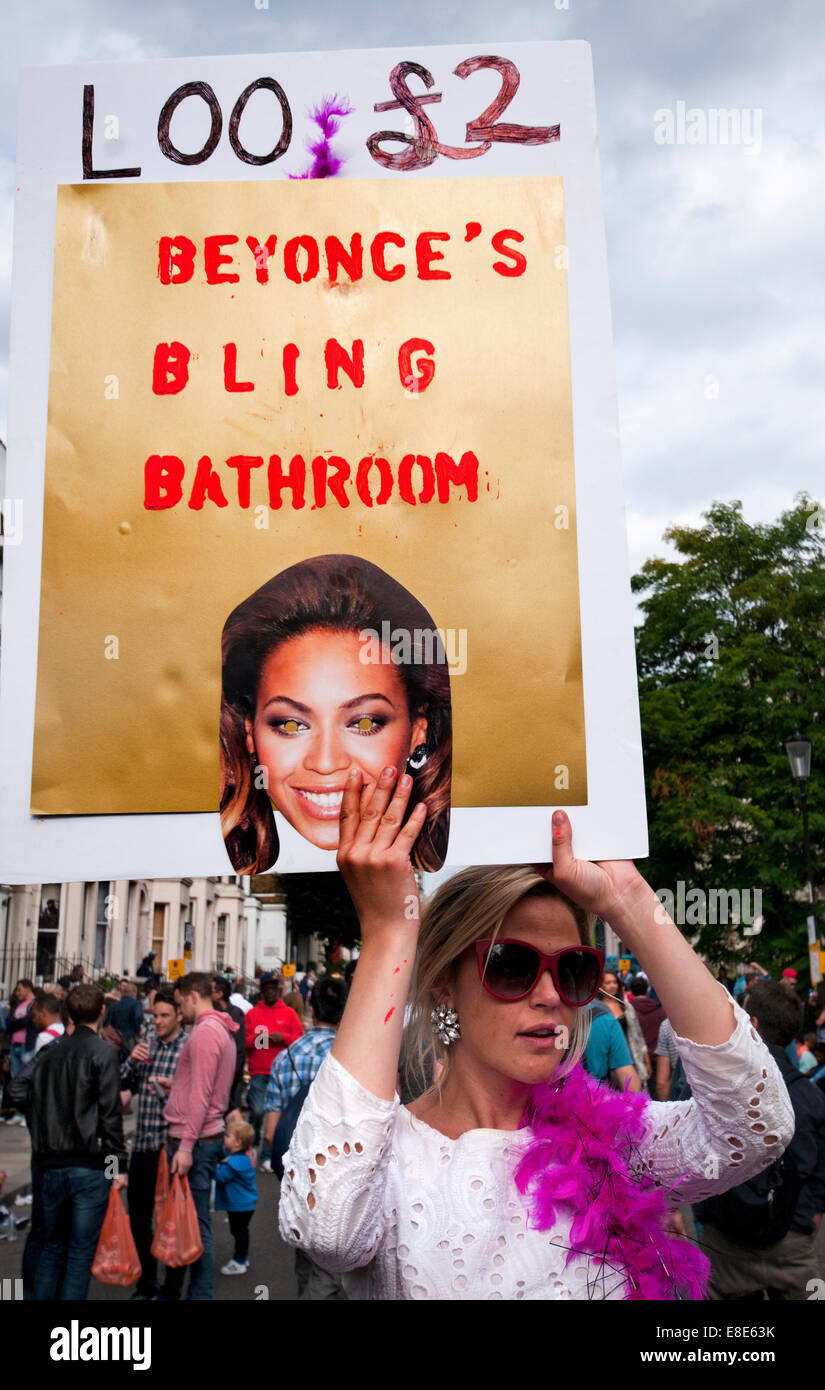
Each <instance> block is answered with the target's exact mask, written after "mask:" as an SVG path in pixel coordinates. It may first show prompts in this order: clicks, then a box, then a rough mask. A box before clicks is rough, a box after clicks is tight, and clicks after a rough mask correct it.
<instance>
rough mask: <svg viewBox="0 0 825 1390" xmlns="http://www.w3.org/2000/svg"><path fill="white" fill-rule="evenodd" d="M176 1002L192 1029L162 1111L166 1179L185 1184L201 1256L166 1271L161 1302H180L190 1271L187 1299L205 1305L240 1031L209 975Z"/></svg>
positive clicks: (190, 983) (187, 986) (180, 989)
mask: <svg viewBox="0 0 825 1390" xmlns="http://www.w3.org/2000/svg"><path fill="white" fill-rule="evenodd" d="M175 1002H176V1003H177V1004H179V1006H180V1010H181V1014H182V1015H183V1022H184V1023H185V1024H191V1025H192V1031H191V1033H190V1035H189V1038H188V1039H187V1041H186V1043H185V1044H184V1047H183V1050H182V1052H181V1054H180V1059H179V1061H178V1065H177V1068H176V1071H175V1076H174V1080H173V1081H172V1083H171V1091H170V1094H169V1099H168V1101H167V1102H166V1106H165V1108H164V1111H163V1117H164V1119H165V1120H166V1121H167V1123H168V1125H169V1137H168V1139H167V1143H166V1151H167V1154H168V1156H169V1171H170V1173H172V1174H175V1173H179V1174H180V1175H181V1176H187V1177H188V1178H189V1186H190V1188H191V1190H192V1197H193V1199H194V1202H195V1209H196V1211H197V1213H198V1225H199V1226H200V1233H201V1240H202V1241H203V1254H202V1255H201V1256H200V1258H199V1259H197V1260H195V1262H194V1264H192V1265H188V1266H183V1267H182V1268H181V1269H169V1270H167V1272H166V1283H165V1284H164V1287H163V1293H162V1295H161V1297H162V1298H163V1299H169V1300H177V1299H179V1298H180V1295H181V1290H182V1287H183V1280H184V1276H185V1274H186V1270H187V1268H188V1269H189V1270H190V1271H191V1275H190V1279H189V1293H188V1297H189V1298H190V1299H192V1300H195V1299H198V1300H205V1299H210V1298H212V1297H213V1294H214V1278H215V1271H214V1267H213V1253H212V1220H211V1216H210V1212H209V1198H210V1194H211V1190H212V1179H213V1177H214V1175H215V1169H216V1168H217V1166H218V1163H219V1161H220V1156H221V1141H222V1139H223V1133H224V1118H225V1116H226V1112H227V1110H228V1109H229V1096H230V1092H231V1089H232V1078H233V1076H234V1074H235V1056H236V1051H235V1041H234V1034H235V1032H236V1031H237V1028H238V1025H237V1023H236V1022H235V1020H234V1019H233V1018H230V1016H229V1014H225V1013H221V1012H219V1010H217V1009H216V1008H215V1007H214V1005H213V1003H212V976H211V975H206V974H201V973H196V974H192V975H185V976H184V977H183V979H182V980H180V981H179V982H178V983H177V984H176V985H175ZM160 1084H161V1085H163V1082H162V1081H161V1082H160ZM168 1084H169V1083H168V1082H167V1085H168Z"/></svg>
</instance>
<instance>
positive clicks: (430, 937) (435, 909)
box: [405, 864, 595, 1093]
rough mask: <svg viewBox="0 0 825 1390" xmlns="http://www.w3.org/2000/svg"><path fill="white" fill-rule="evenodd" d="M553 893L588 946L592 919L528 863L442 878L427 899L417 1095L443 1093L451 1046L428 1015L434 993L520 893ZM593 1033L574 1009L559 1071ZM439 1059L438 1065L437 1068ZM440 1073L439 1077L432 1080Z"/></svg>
mask: <svg viewBox="0 0 825 1390" xmlns="http://www.w3.org/2000/svg"><path fill="white" fill-rule="evenodd" d="M526 897H547V898H555V899H556V900H558V901H559V902H562V903H564V905H565V906H566V907H567V908H569V910H570V912H571V914H572V916H573V918H574V920H575V923H576V927H577V929H578V933H579V940H580V941H581V943H582V945H584V946H589V945H591V944H592V943H591V936H592V931H593V923H594V920H595V919H594V917H593V914H592V913H589V912H585V911H584V909H583V908H581V907H578V906H577V904H576V903H574V902H571V900H570V899H569V898H568V897H567V896H566V895H565V894H564V893H562V892H561V891H560V890H559V889H558V888H557V887H556V886H555V884H554V883H552V882H551V881H549V880H548V879H546V878H543V877H542V875H541V874H540V873H538V872H537V871H536V870H535V869H532V868H530V867H529V866H528V865H504V866H502V865H498V864H490V865H484V866H483V867H480V868H472V869H462V870H461V872H460V873H457V874H455V875H454V876H453V877H452V878H450V879H448V880H447V882H446V883H443V884H442V885H441V887H440V888H438V889H437V891H436V892H435V893H434V894H433V896H432V897H431V898H430V899H429V901H428V902H427V903H426V905H425V908H424V912H423V914H422V919H421V930H420V932H419V937H418V951H417V954H416V960H415V971H414V973H413V980H412V986H411V991H410V1009H411V1012H410V1018H409V1022H408V1025H407V1036H406V1042H405V1065H406V1071H407V1076H408V1078H409V1085H410V1088H411V1090H413V1092H414V1093H420V1092H421V1091H422V1090H424V1089H427V1090H434V1089H435V1090H437V1091H438V1092H439V1093H440V1091H441V1087H442V1085H443V1084H444V1081H445V1079H446V1076H447V1072H448V1070H449V1065H450V1055H451V1054H450V1049H449V1048H447V1047H445V1046H444V1044H443V1043H442V1042H441V1041H440V1040H439V1039H438V1038H437V1037H436V1035H435V1033H434V1031H433V1026H432V1022H431V1020H430V1015H431V1013H432V1010H433V1007H434V1006H435V1004H436V1002H437V1000H436V990H438V989H439V988H440V987H443V985H444V984H445V982H447V981H449V980H450V979H451V977H452V975H453V973H454V970H455V965H456V962H457V960H458V958H459V956H461V955H463V953H464V951H465V950H466V949H467V947H468V946H471V945H472V944H473V942H474V941H479V940H482V939H485V938H487V937H490V938H491V939H492V940H493V941H495V939H496V937H497V936H498V934H499V932H500V930H501V926H502V923H503V922H504V918H505V917H506V916H507V913H508V912H510V911H511V909H512V908H514V907H515V906H516V904H517V903H519V902H521V900H522V898H526ZM589 1032H590V1015H589V1014H588V1013H587V1011H586V1010H584V1009H576V1012H575V1017H574V1021H573V1027H572V1029H571V1032H570V1042H569V1047H568V1049H567V1052H566V1054H565V1056H564V1059H563V1061H562V1063H561V1068H560V1070H559V1072H558V1073H557V1074H559V1075H560V1074H563V1072H566V1071H569V1070H570V1068H571V1067H572V1066H574V1064H575V1063H576V1062H577V1061H578V1060H579V1058H580V1057H581V1056H582V1054H583V1052H584V1049H585V1046H586V1045H587V1038H588V1035H589ZM437 1064H440V1067H439V1066H438V1065H437ZM434 1077H435V1078H436V1080H435V1081H433V1078H434Z"/></svg>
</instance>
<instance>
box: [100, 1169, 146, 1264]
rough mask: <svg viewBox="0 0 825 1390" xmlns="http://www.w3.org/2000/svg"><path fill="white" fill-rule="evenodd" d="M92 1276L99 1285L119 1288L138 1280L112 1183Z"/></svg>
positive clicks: (135, 1259) (127, 1227) (126, 1225)
mask: <svg viewBox="0 0 825 1390" xmlns="http://www.w3.org/2000/svg"><path fill="white" fill-rule="evenodd" d="M92 1277H93V1278H94V1279H97V1280H99V1282H100V1283H101V1284H119V1285H121V1286H122V1287H123V1288H126V1287H127V1286H128V1285H129V1284H134V1282H135V1280H136V1279H139V1278H140V1260H139V1259H138V1252H137V1250H136V1248H135V1242H134V1239H133V1237H132V1228H131V1226H130V1225H129V1218H128V1216H127V1215H126V1209H125V1208H124V1205H123V1199H122V1198H121V1195H120V1193H119V1191H118V1190H117V1188H116V1187H115V1186H114V1184H113V1185H112V1187H111V1188H110V1190H109V1205H108V1207H107V1208H106V1215H105V1217H104V1218H103V1226H102V1229H101V1232H100V1240H99V1241H98V1242H97V1249H96V1251H95V1258H94V1262H93V1264H92Z"/></svg>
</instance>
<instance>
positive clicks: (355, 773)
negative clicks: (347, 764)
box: [347, 767, 358, 782]
mask: <svg viewBox="0 0 825 1390" xmlns="http://www.w3.org/2000/svg"><path fill="white" fill-rule="evenodd" d="M357 776H358V768H357V767H351V768H350V770H349V772H348V773H347V781H348V782H354V781H355V779H356V777H357Z"/></svg>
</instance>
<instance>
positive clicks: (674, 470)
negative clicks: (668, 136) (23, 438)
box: [0, 0, 825, 568]
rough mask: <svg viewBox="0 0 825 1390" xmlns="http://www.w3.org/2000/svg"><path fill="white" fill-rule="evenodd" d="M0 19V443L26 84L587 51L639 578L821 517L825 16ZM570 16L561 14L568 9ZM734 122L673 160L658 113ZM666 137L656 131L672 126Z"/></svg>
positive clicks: (747, 8) (722, 5)
mask: <svg viewBox="0 0 825 1390" xmlns="http://www.w3.org/2000/svg"><path fill="white" fill-rule="evenodd" d="M258 3H259V5H260V6H261V7H260V8H257V7H256V5H255V3H254V0H197V3H196V0H72V3H71V4H68V3H65V0H38V2H37V3H34V2H33V0H5V3H4V6H3V9H4V18H3V27H4V29H5V34H4V42H3V43H2V44H0V71H2V79H3V80H2V82H0V109H2V145H0V433H2V436H3V437H4V438H5V418H6V410H7V395H8V324H9V295H10V280H11V229H12V202H13V189H14V159H15V126H16V107H17V78H18V70H19V68H20V67H21V66H23V65H29V64H51V63H74V62H78V61H81V60H95V59H102V60H105V59H119V58H155V57H186V56H190V55H191V56H194V55H197V54H225V53H253V52H260V53H266V52H284V51H288V50H300V49H315V50H318V49H324V48H329V49H336V48H359V47H370V48H377V47H383V46H388V47H392V46H395V45H398V46H399V50H400V49H401V48H402V47H403V48H409V47H410V46H411V45H418V46H423V45H424V44H436V43H465V42H466V43H467V44H469V45H472V46H473V47H478V45H479V44H482V45H489V44H490V43H491V41H494V40H511V41H512V40H517V39H570V38H572V39H586V40H587V41H588V42H589V43H590V44H591V45H592V49H593V61H594V67H595V75H596V99H597V107H598V118H599V138H600V145H601V158H602V180H603V188H604V202H605V219H606V227H607V248H608V262H609V268H610V283H611V298H612V309H613V327H614V340H615V352H616V365H617V375H618V388H619V410H620V420H621V436H622V446H623V452H624V460H625V478H626V494H627V504H628V529H629V543H630V557H631V566H632V567H633V568H637V567H638V565H639V564H641V562H642V561H643V560H644V559H645V558H646V557H647V556H648V555H650V554H653V553H659V554H662V553H664V547H663V545H662V543H661V535H662V532H663V530H664V528H665V527H666V526H667V525H670V524H673V523H674V522H688V523H692V522H696V521H698V520H699V517H700V514H701V512H702V511H703V509H704V508H706V507H707V506H708V504H709V503H710V502H711V501H713V500H714V499H722V500H730V499H732V498H735V497H736V498H741V499H742V501H743V503H744V506H745V515H746V517H747V518H748V520H750V521H757V520H768V519H771V518H773V517H775V516H776V515H777V514H778V512H779V511H780V510H781V509H782V508H784V507H786V506H788V505H789V504H790V503H791V501H792V499H793V496H794V494H795V493H796V492H799V491H801V490H806V491H808V492H810V493H812V494H813V495H814V496H818V497H819V498H820V499H822V496H823V493H825V460H823V448H822V440H823V434H824V433H825V431H823V423H825V422H824V421H823V415H825V397H823V391H822V382H823V375H825V333H823V330H822V309H823V295H822V268H823V264H825V257H824V256H823V232H822V208H823V206H825V158H823V156H825V130H823V125H822V112H823V105H822V92H823V90H825V43H823V29H824V28H825V23H823V17H822V7H821V4H820V3H819V0H792V3H791V4H790V5H776V4H772V5H768V4H767V3H766V2H765V0H752V3H747V4H746V3H744V0H692V2H691V4H690V5H689V6H686V7H681V8H680V9H678V10H677V9H676V8H674V7H673V6H667V5H662V4H661V3H660V0H568V3H567V6H566V7H565V8H563V7H562V4H563V0H511V3H510V4H508V5H507V6H501V5H497V4H494V3H493V0H475V4H474V5H473V6H472V7H470V6H468V5H465V4H462V5H459V4H456V3H452V2H451V0H440V3H438V4H435V3H432V0H418V2H417V3H411V0H396V3H394V4H388V3H387V2H386V0H381V3H378V0H355V3H353V4H350V5H348V6H347V5H341V4H340V3H335V4H334V3H332V0H303V3H302V4H300V5H299V6H296V7H295V9H294V10H293V9H290V8H289V7H288V6H287V5H286V3H285V0H268V5H267V7H266V8H264V7H263V0H258ZM557 6H559V7H558V8H557ZM679 102H684V103H685V107H686V108H688V109H690V108H701V109H702V110H703V111H709V110H711V109H716V110H718V109H725V110H731V109H737V110H739V111H741V112H742V113H743V118H742V119H743V131H744V134H745V136H746V138H747V139H748V142H749V143H748V144H747V145H745V144H744V142H743V143H741V144H739V145H737V146H728V147H723V146H720V145H719V144H716V145H712V144H710V143H705V144H693V145H689V144H680V143H674V144H670V145H668V144H661V143H657V141H656V140H655V138H654V133H655V131H656V129H657V118H656V113H657V112H660V111H662V110H663V109H670V110H671V111H673V112H674V113H675V112H676V110H677V103H679ZM659 128H660V129H661V128H662V122H661V119H660V120H659Z"/></svg>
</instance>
